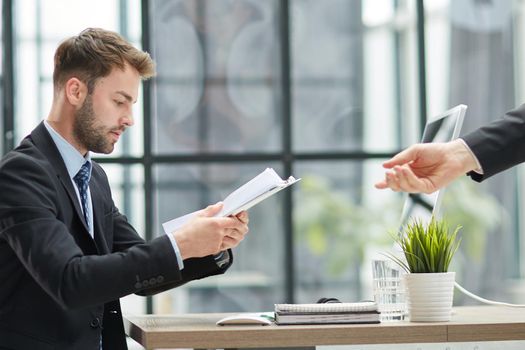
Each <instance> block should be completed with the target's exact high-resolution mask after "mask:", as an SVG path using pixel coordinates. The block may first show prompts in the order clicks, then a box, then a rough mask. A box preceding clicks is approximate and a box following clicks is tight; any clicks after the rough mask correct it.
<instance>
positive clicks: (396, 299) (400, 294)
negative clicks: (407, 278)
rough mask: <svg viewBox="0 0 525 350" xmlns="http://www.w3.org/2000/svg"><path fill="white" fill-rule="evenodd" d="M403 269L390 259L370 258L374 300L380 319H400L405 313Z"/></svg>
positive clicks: (403, 317)
mask: <svg viewBox="0 0 525 350" xmlns="http://www.w3.org/2000/svg"><path fill="white" fill-rule="evenodd" d="M404 273H405V271H404V270H403V269H402V268H401V267H400V266H399V265H397V264H396V263H395V262H393V261H392V260H372V278H373V283H372V285H373V290H374V300H375V302H376V303H377V308H378V311H379V312H380V313H381V315H380V319H381V321H382V322H384V321H401V320H404V319H405V314H406V290H405V282H404V278H403V274H404Z"/></svg>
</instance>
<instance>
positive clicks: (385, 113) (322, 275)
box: [148, 0, 419, 312]
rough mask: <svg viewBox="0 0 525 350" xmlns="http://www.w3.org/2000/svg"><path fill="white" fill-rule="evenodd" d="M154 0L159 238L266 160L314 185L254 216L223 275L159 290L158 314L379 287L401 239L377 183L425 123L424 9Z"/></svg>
mask: <svg viewBox="0 0 525 350" xmlns="http://www.w3.org/2000/svg"><path fill="white" fill-rule="evenodd" d="M148 4H149V17H148V19H149V23H150V24H149V27H148V28H149V30H150V40H151V48H150V49H151V53H152V55H153V57H154V59H155V60H156V61H157V64H158V72H159V75H158V76H157V77H156V78H155V79H154V80H153V81H152V88H151V101H152V112H153V113H152V120H151V125H152V127H151V130H152V134H151V150H152V157H151V159H152V161H153V167H152V178H153V181H152V182H153V188H154V195H153V196H152V197H153V198H154V199H155V201H154V204H155V210H154V212H155V220H154V222H155V226H154V228H153V232H161V230H160V223H162V222H163V221H166V220H168V219H171V218H172V217H175V216H179V215H183V214H185V213H188V212H190V211H194V210H197V209H200V208H202V207H205V206H206V205H208V204H210V203H213V202H215V201H218V200H220V199H222V198H224V196H225V195H226V194H227V193H228V192H229V191H231V190H233V189H234V188H236V187H237V186H239V185H241V184H242V183H243V182H245V181H246V180H248V179H249V178H250V177H252V176H254V175H255V174H257V173H258V172H260V171H261V170H263V169H264V168H265V167H269V166H271V167H274V168H275V169H276V170H277V172H278V173H280V174H281V175H282V176H288V175H290V174H293V175H295V176H298V177H302V178H303V180H302V182H300V183H299V184H298V185H296V186H294V188H292V189H291V190H290V191H285V192H283V193H281V194H279V195H278V196H275V197H274V198H272V199H271V200H268V201H266V202H264V203H262V204H260V205H258V206H257V207H256V208H254V209H252V210H251V211H250V218H251V220H250V226H251V227H250V234H249V236H248V237H247V239H245V240H244V241H243V243H242V244H241V246H239V247H238V248H237V249H236V250H235V252H234V254H235V264H234V266H233V267H232V268H231V270H230V271H229V272H228V273H227V274H226V275H224V276H220V277H217V278H212V279H206V280H203V281H199V282H196V283H190V284H188V285H187V286H185V287H183V288H178V289H176V290H173V291H170V292H167V293H164V294H162V295H160V296H157V297H155V299H154V300H155V303H154V305H155V310H156V311H158V312H184V311H240V310H250V309H251V310H253V309H260V310H267V309H271V308H272V305H273V303H275V302H277V301H290V300H296V301H304V302H306V301H315V300H316V299H317V298H318V297H319V296H320V295H337V296H339V297H341V298H342V299H347V300H350V299H355V298H360V296H361V295H364V294H367V293H368V291H367V290H366V289H367V288H368V287H369V286H368V285H367V284H366V280H367V278H366V276H361V270H362V267H363V266H367V264H368V261H369V259H370V257H371V254H372V253H371V252H372V251H373V250H374V249H373V247H374V246H377V245H381V244H385V241H387V242H388V239H386V240H385V237H388V234H387V230H388V228H389V227H392V226H395V225H396V224H397V220H398V216H399V212H400V208H401V198H402V197H400V196H398V195H395V194H393V193H391V192H384V193H377V192H376V191H374V190H373V186H372V184H373V180H374V176H377V178H379V176H381V174H380V173H381V170H380V169H381V168H380V165H379V162H378V161H375V160H374V159H375V158H380V157H385V154H389V153H393V152H395V151H396V150H398V149H399V147H400V146H401V145H402V144H408V143H411V142H414V140H416V139H417V135H418V130H419V125H418V119H417V118H415V117H414V115H415V112H414V111H415V110H416V109H417V105H418V102H417V98H416V97H417V96H415V93H414V89H415V86H417V81H416V71H415V66H414V64H412V63H413V62H414V61H416V50H415V44H414V42H413V39H414V37H415V30H416V25H415V7H414V3H413V2H408V3H402V4H397V2H391V1H366V2H361V1H347V0H329V1H322V2H319V1H289V2H288V1H265V2H262V1H233V2H232V1H213V2H212V1H209V2H206V1H149V2H148ZM377 9H381V11H377ZM399 18H404V19H405V22H404V23H403V25H402V26H398V25H397V24H396V23H397V22H398V21H399ZM405 129H406V130H410V132H408V133H405V132H404V131H402V130H405ZM390 206H392V207H393V208H395V209H393V210H392V211H391V209H390ZM391 213H393V214H391ZM378 215H380V216H381V220H377V217H378ZM388 244H389V243H387V246H388ZM362 280H363V281H364V282H365V283H362V282H361V281H362Z"/></svg>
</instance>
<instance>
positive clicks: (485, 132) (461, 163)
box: [376, 104, 525, 193]
mask: <svg viewBox="0 0 525 350" xmlns="http://www.w3.org/2000/svg"><path fill="white" fill-rule="evenodd" d="M524 135H525V104H523V105H521V106H520V107H518V108H516V109H514V110H512V111H510V112H507V113H506V114H505V116H504V117H503V118H502V119H499V120H496V121H494V122H492V123H491V124H489V125H486V126H483V127H481V128H479V129H477V130H475V131H473V132H471V133H469V134H467V135H465V136H462V137H461V138H460V139H457V140H454V141H450V142H447V143H425V144H416V145H413V146H411V147H409V148H407V149H406V150H404V151H402V152H400V153H399V154H397V155H396V156H394V157H393V158H392V159H390V160H388V161H387V162H385V163H383V166H384V167H385V168H386V169H388V171H387V172H386V173H385V179H384V180H382V181H379V182H378V183H376V187H377V188H379V189H384V188H390V189H392V190H394V191H404V192H412V193H417V192H422V193H432V192H435V191H437V190H438V189H440V188H442V187H444V186H446V185H447V184H448V183H450V182H451V181H453V180H454V179H456V178H457V177H459V176H461V175H464V174H468V175H469V176H471V177H472V179H474V180H475V181H478V182H480V181H483V180H484V179H487V178H489V177H491V176H492V175H495V174H497V173H499V172H501V171H504V170H506V169H508V168H510V167H512V166H514V165H517V164H520V163H522V162H524V161H525V137H524Z"/></svg>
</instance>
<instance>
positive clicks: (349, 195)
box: [293, 160, 404, 303]
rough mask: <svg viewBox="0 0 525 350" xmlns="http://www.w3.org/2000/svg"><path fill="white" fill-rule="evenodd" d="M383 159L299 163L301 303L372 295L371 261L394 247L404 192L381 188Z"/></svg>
mask: <svg viewBox="0 0 525 350" xmlns="http://www.w3.org/2000/svg"><path fill="white" fill-rule="evenodd" d="M380 164H381V163H380V161H376V160H366V161H364V162H361V161H322V160H321V161H311V162H299V163H297V164H296V167H295V170H294V172H295V173H296V174H297V176H299V177H301V178H302V180H301V181H300V182H299V183H298V184H297V187H296V188H295V189H294V190H295V191H294V204H295V205H294V216H293V218H294V225H295V226H294V245H295V246H294V257H295V275H296V280H297V286H296V291H297V293H296V294H297V295H296V302H300V303H309V302H315V301H317V299H319V298H320V297H322V296H330V297H336V298H339V299H340V300H346V301H356V300H361V299H371V298H372V292H371V289H370V288H371V278H370V276H371V272H370V262H371V259H372V258H373V257H377V255H378V254H379V252H386V251H390V250H391V249H392V247H393V240H392V238H391V236H390V234H389V232H390V231H395V230H396V228H397V225H399V219H400V216H401V210H402V206H403V199H404V196H402V195H400V194H397V193H394V192H392V191H377V190H376V189H375V188H374V187H373V182H374V181H375V180H376V179H378V178H379V176H381V174H380V171H378V170H380V169H381V165H380Z"/></svg>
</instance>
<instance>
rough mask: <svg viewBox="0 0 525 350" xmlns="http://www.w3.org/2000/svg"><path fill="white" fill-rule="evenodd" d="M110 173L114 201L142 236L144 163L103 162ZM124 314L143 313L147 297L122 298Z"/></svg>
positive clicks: (143, 227) (143, 231)
mask: <svg viewBox="0 0 525 350" xmlns="http://www.w3.org/2000/svg"><path fill="white" fill-rule="evenodd" d="M101 165H102V167H103V168H104V171H105V172H106V174H107V175H108V180H109V185H110V187H111V192H112V196H113V201H114V202H115V205H116V207H117V208H118V209H119V211H120V212H121V213H122V214H124V215H126V216H127V218H128V220H129V222H130V223H131V225H133V227H134V228H135V230H137V232H138V233H139V235H140V236H141V237H142V238H145V226H144V221H145V217H144V212H145V207H144V168H143V166H142V165H138V164H137V165H120V164H101ZM120 302H121V306H122V312H123V313H124V314H142V313H144V312H145V311H146V298H144V297H141V296H138V295H135V294H130V295H128V296H126V297H123V298H121V299H120Z"/></svg>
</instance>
